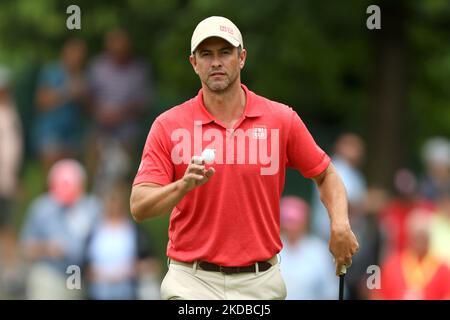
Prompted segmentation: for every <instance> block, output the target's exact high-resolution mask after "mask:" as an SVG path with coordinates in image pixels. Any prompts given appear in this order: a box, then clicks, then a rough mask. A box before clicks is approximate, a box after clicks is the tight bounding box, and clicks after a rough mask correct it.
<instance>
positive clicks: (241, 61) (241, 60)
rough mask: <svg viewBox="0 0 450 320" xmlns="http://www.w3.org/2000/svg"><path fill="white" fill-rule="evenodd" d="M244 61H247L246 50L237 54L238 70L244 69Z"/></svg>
mask: <svg viewBox="0 0 450 320" xmlns="http://www.w3.org/2000/svg"><path fill="white" fill-rule="evenodd" d="M246 59H247V50H245V49H242V50H241V53H240V54H239V68H241V70H242V69H244V66H245V60H246Z"/></svg>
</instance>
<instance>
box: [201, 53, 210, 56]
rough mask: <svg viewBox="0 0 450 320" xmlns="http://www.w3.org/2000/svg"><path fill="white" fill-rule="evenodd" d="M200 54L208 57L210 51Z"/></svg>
mask: <svg viewBox="0 0 450 320" xmlns="http://www.w3.org/2000/svg"><path fill="white" fill-rule="evenodd" d="M200 55H201V56H202V57H206V56H209V52H202V53H201V54H200Z"/></svg>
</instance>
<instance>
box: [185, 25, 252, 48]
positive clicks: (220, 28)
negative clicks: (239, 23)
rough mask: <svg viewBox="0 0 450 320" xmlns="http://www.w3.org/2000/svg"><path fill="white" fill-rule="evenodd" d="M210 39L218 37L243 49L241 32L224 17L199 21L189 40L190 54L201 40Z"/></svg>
mask: <svg viewBox="0 0 450 320" xmlns="http://www.w3.org/2000/svg"><path fill="white" fill-rule="evenodd" d="M210 37H219V38H222V39H224V40H226V41H228V42H229V43H231V44H232V45H233V46H235V47H238V46H241V47H242V48H243V47H244V42H243V41H242V35H241V32H240V31H239V29H238V27H236V25H235V24H234V23H233V22H231V21H230V20H229V19H227V18H224V17H218V16H212V17H209V18H206V19H204V20H203V21H201V22H200V23H199V24H198V25H197V27H196V28H195V30H194V33H193V34H192V38H191V53H193V52H194V51H195V49H196V48H197V46H198V45H199V44H200V43H201V42H202V41H203V40H205V39H206V38H210Z"/></svg>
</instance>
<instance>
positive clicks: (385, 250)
mask: <svg viewBox="0 0 450 320" xmlns="http://www.w3.org/2000/svg"><path fill="white" fill-rule="evenodd" d="M422 151H423V154H422V159H423V164H424V168H425V170H424V173H423V174H422V175H417V174H415V173H414V172H413V171H412V170H410V169H407V168H400V169H398V170H397V171H396V173H395V175H394V177H393V181H392V184H393V186H394V188H393V189H394V190H393V192H391V191H390V190H385V189H383V188H380V187H374V186H369V185H367V182H366V179H365V177H364V174H363V173H362V170H361V166H362V165H363V163H364V159H365V144H364V141H363V139H361V137H359V136H358V135H356V134H353V133H346V134H342V135H341V136H339V137H338V138H337V140H336V142H335V147H334V154H333V156H332V159H333V163H334V165H335V167H336V169H337V171H338V172H339V173H340V175H341V178H342V179H343V182H344V185H345V187H346V191H347V196H348V202H349V203H348V204H349V218H350V223H351V225H352V228H353V231H354V232H355V235H356V237H357V238H358V241H359V244H360V250H359V251H358V253H357V254H356V255H355V256H354V257H353V263H352V266H351V267H350V268H349V269H348V270H347V274H346V278H345V279H346V281H345V283H346V290H345V292H346V298H347V299H392V300H409V299H413V300H425V299H433V300H437V299H450V249H449V248H450V141H449V140H448V139H446V138H444V137H433V138H430V139H429V140H428V141H427V142H426V143H425V144H424V146H423V150H422ZM380 170H381V169H380ZM310 203H311V205H309V204H308V202H307V201H306V200H305V199H301V198H300V197H297V196H285V197H283V199H282V201H281V228H282V238H283V242H284V248H283V250H282V252H281V271H282V273H283V274H284V277H285V281H286V285H287V289H288V297H287V298H288V299H336V298H337V294H338V281H337V280H336V279H337V278H336V276H335V269H334V261H333V259H332V257H331V255H330V254H329V251H328V245H327V244H328V240H329V239H328V238H329V228H330V224H329V219H328V216H327V211H326V209H325V207H324V206H323V205H322V203H321V202H320V199H319V194H318V192H317V189H315V191H314V192H313V196H312V199H311V201H310Z"/></svg>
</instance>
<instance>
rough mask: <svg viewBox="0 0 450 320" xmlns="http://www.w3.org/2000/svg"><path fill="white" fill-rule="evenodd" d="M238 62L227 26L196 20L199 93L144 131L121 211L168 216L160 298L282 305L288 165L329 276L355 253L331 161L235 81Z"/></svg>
mask: <svg viewBox="0 0 450 320" xmlns="http://www.w3.org/2000/svg"><path fill="white" fill-rule="evenodd" d="M246 55H247V52H246V50H245V49H244V46H243V41H242V36H241V33H240V31H239V29H238V28H237V27H236V26H235V25H234V24H233V23H232V22H231V21H230V20H228V19H226V18H223V17H209V18H207V19H205V20H203V21H202V22H200V23H199V24H198V25H197V27H196V29H195V30H194V33H193V35H192V39H191V55H190V57H189V60H190V62H191V64H192V67H193V68H194V71H195V72H196V73H197V75H198V76H199V78H200V80H201V84H202V88H201V90H200V91H199V93H198V95H197V96H196V97H195V98H192V99H190V100H188V101H186V102H184V103H183V104H181V105H178V106H176V107H174V108H172V109H170V110H168V111H166V112H164V113H163V114H161V115H160V116H159V117H158V118H157V119H156V120H155V121H154V123H153V125H152V127H151V129H150V133H149V135H148V138H147V142H146V144H145V147H144V151H143V155H142V161H141V164H140V166H139V169H138V173H137V175H136V178H135V180H134V183H133V190H132V194H131V199H130V205H131V212H132V214H133V217H134V219H135V220H136V221H143V220H145V219H148V218H152V217H156V216H160V215H163V214H167V213H170V212H171V216H170V226H169V242H168V246H167V255H168V257H169V261H170V264H169V271H168V272H167V274H166V276H165V278H164V281H163V283H162V285H161V296H162V298H163V299H284V298H285V296H286V288H285V285H284V281H283V279H282V277H281V274H280V271H279V266H278V260H277V253H278V252H280V250H281V248H282V244H281V240H280V208H279V203H280V196H281V194H282V191H283V187H284V182H285V174H286V168H287V167H293V168H295V169H297V170H299V171H300V173H301V174H302V175H303V176H304V177H305V178H312V179H314V180H315V182H316V183H317V185H318V187H319V190H320V193H321V198H322V201H323V202H324V204H325V206H326V207H327V209H328V212H329V215H330V221H331V239H330V251H331V252H332V254H333V256H334V257H335V260H336V274H338V273H339V270H341V268H342V267H343V266H350V265H351V260H352V255H353V254H354V253H355V252H356V251H357V250H358V243H357V241H356V238H355V236H354V234H353V232H352V231H351V228H350V224H349V220H348V216H347V197H346V193H345V188H344V186H343V184H342V181H341V179H340V178H339V176H338V174H337V173H336V171H335V170H334V168H333V165H332V164H331V163H330V158H329V157H328V155H326V154H325V153H324V152H323V151H322V150H321V149H320V147H319V146H317V144H316V143H315V141H314V139H313V138H312V136H311V134H310V133H309V132H308V130H307V128H306V127H305V125H304V123H303V122H302V120H301V119H300V117H299V116H298V115H297V113H296V112H295V111H294V110H293V109H292V108H290V107H288V106H285V105H283V104H280V103H277V102H274V101H270V100H268V99H266V98H263V97H261V96H258V95H257V94H255V93H253V92H252V91H250V90H249V89H248V88H247V87H246V86H244V85H243V84H241V81H240V71H241V70H242V69H243V67H244V64H245V60H246ZM205 149H213V150H214V151H215V157H214V160H213V161H212V163H205V161H204V159H202V158H201V157H200V155H201V154H202V151H203V150H205ZM305 263H307V261H305Z"/></svg>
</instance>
